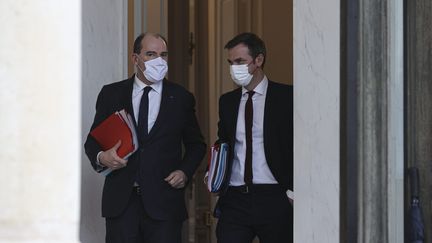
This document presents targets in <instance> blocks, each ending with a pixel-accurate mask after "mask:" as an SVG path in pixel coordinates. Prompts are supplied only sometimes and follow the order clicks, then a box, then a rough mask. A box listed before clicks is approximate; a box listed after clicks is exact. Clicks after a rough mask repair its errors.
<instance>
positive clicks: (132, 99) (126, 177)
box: [85, 33, 206, 243]
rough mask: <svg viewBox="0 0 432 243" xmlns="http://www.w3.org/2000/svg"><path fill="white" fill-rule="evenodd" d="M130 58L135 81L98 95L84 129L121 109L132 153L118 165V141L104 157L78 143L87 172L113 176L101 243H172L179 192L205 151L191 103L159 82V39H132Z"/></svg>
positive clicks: (162, 53) (162, 62)
mask: <svg viewBox="0 0 432 243" xmlns="http://www.w3.org/2000/svg"><path fill="white" fill-rule="evenodd" d="M133 52H134V53H133V55H132V62H133V63H134V64H135V65H136V67H137V72H136V74H135V75H134V76H132V77H131V78H129V79H126V80H123V81H120V82H116V83H112V84H109V85H105V86H104V87H103V88H102V90H101V91H100V93H99V96H98V99H97V103H96V115H95V118H94V122H93V125H92V129H93V128H94V127H96V126H97V125H98V124H100V123H101V122H102V121H103V120H105V119H106V118H107V117H108V116H109V115H111V114H113V113H114V112H116V111H119V110H121V109H125V110H126V111H127V112H128V113H129V114H131V115H132V116H133V117H134V121H135V125H136V128H137V129H136V130H137V132H138V139H139V149H138V151H137V152H135V153H134V154H133V155H132V156H130V157H129V158H128V160H127V161H126V160H124V159H122V158H120V157H118V156H117V153H116V150H117V149H118V147H119V146H120V144H121V142H118V143H117V144H116V145H115V146H114V147H113V148H111V149H109V150H107V151H102V149H101V148H100V146H99V145H98V144H97V142H96V141H95V140H94V139H93V138H92V137H91V136H90V135H89V136H88V137H87V140H86V142H85V151H86V154H87V156H88V158H89V159H90V161H91V163H92V166H93V168H94V169H95V170H97V171H103V170H105V169H107V168H111V169H112V170H113V172H112V173H110V174H109V175H108V176H106V179H105V185H104V189H103V196H102V216H103V217H105V218H106V242H110V243H111V242H113V243H114V242H115V243H142V242H146V243H176V242H177V243H180V242H181V227H182V221H184V220H185V219H186V217H187V212H186V207H185V199H184V187H185V185H186V184H187V182H188V179H190V178H192V175H193V174H194V172H195V170H196V168H197V167H198V165H199V163H200V161H201V160H202V158H203V156H204V154H205V150H206V145H205V143H204V142H203V137H202V135H201V132H200V129H199V126H198V123H197V119H196V116H195V109H194V106H195V100H194V97H193V95H192V94H191V93H189V92H188V91H186V90H185V89H184V88H183V87H181V86H179V85H176V84H174V83H170V82H168V81H167V80H166V79H164V77H165V75H166V73H167V70H168V66H167V58H168V52H167V43H166V41H165V39H164V38H163V37H162V36H160V35H159V34H153V33H146V34H142V35H140V36H138V38H137V39H136V40H135V43H134V50H133Z"/></svg>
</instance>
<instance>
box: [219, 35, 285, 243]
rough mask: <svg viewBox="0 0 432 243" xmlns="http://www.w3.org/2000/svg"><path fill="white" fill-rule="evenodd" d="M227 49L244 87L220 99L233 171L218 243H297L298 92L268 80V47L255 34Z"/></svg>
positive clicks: (221, 136) (240, 38)
mask: <svg viewBox="0 0 432 243" xmlns="http://www.w3.org/2000/svg"><path fill="white" fill-rule="evenodd" d="M225 49H227V50H228V62H229V64H230V72H231V77H232V79H233V80H234V82H235V83H236V84H237V85H239V86H241V87H240V88H238V89H235V90H234V91H231V92H228V93H226V94H224V95H222V96H221V97H220V100H219V124H218V128H219V130H218V136H219V141H220V142H227V143H228V144H229V146H230V155H229V166H228V168H230V171H229V173H228V175H229V176H228V179H227V180H226V182H225V183H226V184H225V186H224V189H223V190H222V192H221V193H220V197H219V200H218V203H217V205H216V209H215V214H216V216H217V217H219V221H218V225H217V229H216V235H217V239H218V243H234V242H235V243H250V242H252V240H253V239H254V238H255V237H258V238H259V239H260V243H286V242H292V237H293V234H292V229H293V225H292V222H293V210H292V200H291V199H290V198H289V197H288V194H290V192H291V194H292V190H293V88H292V86H288V85H284V84H279V83H276V82H272V81H270V80H268V79H267V77H266V75H265V74H264V71H263V67H264V63H265V59H266V48H265V45H264V42H263V41H262V40H261V39H260V38H259V37H258V36H256V35H255V34H252V33H243V34H240V35H238V36H236V37H234V38H233V39H232V40H230V41H229V42H228V43H227V44H226V45H225ZM281 65H282V66H283V65H284V63H281ZM290 197H292V195H290Z"/></svg>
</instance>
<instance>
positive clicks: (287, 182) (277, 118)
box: [218, 80, 293, 190]
mask: <svg viewBox="0 0 432 243" xmlns="http://www.w3.org/2000/svg"><path fill="white" fill-rule="evenodd" d="M240 99H241V88H238V89H235V90H233V91H231V92H228V93H226V94H224V95H222V96H221V97H220V99H219V123H218V128H219V129H218V137H219V141H224V142H228V144H229V145H230V154H229V162H228V163H229V166H228V168H229V169H231V167H232V161H233V157H234V153H233V151H234V144H235V135H236V128H237V117H238V109H239V105H240ZM263 126H264V151H265V157H266V160H267V163H268V166H269V167H270V170H271V172H272V173H273V175H274V177H275V179H276V180H277V181H278V183H279V184H280V185H282V186H283V187H284V188H285V189H290V190H293V88H292V86H289V85H284V84H280V83H276V82H272V81H270V80H269V83H268V88H267V94H266V100H265V108H264V125H263ZM230 174H231V173H230V171H229V173H228V178H227V179H226V180H225V182H224V183H225V184H224V186H223V188H225V189H226V188H227V186H228V183H229V176H230Z"/></svg>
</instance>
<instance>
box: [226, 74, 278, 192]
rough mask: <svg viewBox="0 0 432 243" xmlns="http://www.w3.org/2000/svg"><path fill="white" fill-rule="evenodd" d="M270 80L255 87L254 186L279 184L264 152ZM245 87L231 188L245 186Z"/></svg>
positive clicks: (237, 131)
mask: <svg viewBox="0 0 432 243" xmlns="http://www.w3.org/2000/svg"><path fill="white" fill-rule="evenodd" d="M267 87H268V79H267V77H265V76H264V78H263V80H262V81H261V82H260V83H259V84H258V85H257V86H256V87H255V89H254V91H255V94H254V95H253V96H252V103H253V123H252V174H253V180H252V182H253V184H278V182H277V181H276V179H275V178H274V176H273V174H272V173H271V171H270V168H269V166H268V165H267V160H266V157H265V152H264V107H265V99H266V94H267ZM247 91H248V90H246V89H245V88H244V87H243V88H242V96H241V99H240V106H239V110H238V118H237V129H236V135H235V146H234V159H233V165H232V174H231V179H230V185H231V186H241V185H244V184H245V182H244V167H245V157H246V137H245V118H244V116H245V105H246V101H247V99H248V94H247V93H246V92H247Z"/></svg>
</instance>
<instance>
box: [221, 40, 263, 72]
mask: <svg viewBox="0 0 432 243" xmlns="http://www.w3.org/2000/svg"><path fill="white" fill-rule="evenodd" d="M238 44H244V45H245V46H247V47H248V49H249V55H250V56H251V57H252V58H253V59H254V60H255V58H256V57H257V56H258V55H259V54H262V55H263V56H264V60H263V64H262V67H264V63H265V59H266V53H267V51H266V47H265V44H264V41H263V40H261V38H259V37H258V36H257V35H256V34H254V33H250V32H245V33H241V34H238V35H237V36H235V37H234V38H233V39H232V40H230V41H228V43H226V45H225V49H228V50H229V49H232V48H234V47H235V46H237V45H238Z"/></svg>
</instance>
